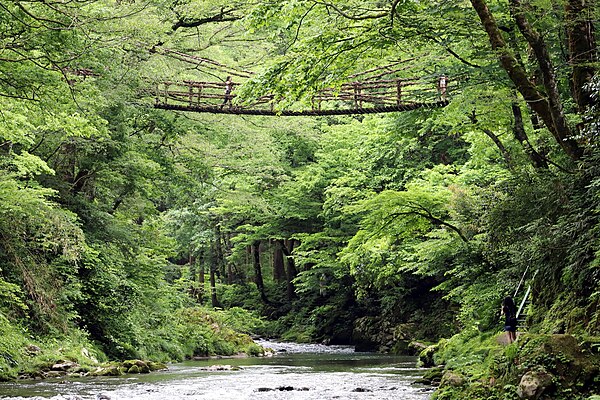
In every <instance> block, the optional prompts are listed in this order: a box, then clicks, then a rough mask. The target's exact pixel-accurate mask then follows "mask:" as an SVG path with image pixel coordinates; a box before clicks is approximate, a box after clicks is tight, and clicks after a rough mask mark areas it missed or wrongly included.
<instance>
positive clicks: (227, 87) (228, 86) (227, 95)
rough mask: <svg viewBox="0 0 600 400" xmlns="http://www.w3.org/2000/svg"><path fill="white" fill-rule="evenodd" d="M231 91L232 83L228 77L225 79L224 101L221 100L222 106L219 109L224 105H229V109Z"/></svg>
mask: <svg viewBox="0 0 600 400" xmlns="http://www.w3.org/2000/svg"><path fill="white" fill-rule="evenodd" d="M232 90H233V81H232V80H231V76H228V77H227V79H225V99H224V100H223V104H221V108H223V107H224V106H225V104H229V108H231V99H232V98H233V96H232V95H231V91H232Z"/></svg>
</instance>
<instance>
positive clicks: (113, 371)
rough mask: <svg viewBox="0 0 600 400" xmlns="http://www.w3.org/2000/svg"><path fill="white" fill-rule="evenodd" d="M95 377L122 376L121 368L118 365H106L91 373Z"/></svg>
mask: <svg viewBox="0 0 600 400" xmlns="http://www.w3.org/2000/svg"><path fill="white" fill-rule="evenodd" d="M92 375H96V376H120V375H123V371H122V370H121V367H120V366H118V365H108V366H106V367H100V368H98V369H97V370H96V371H94V372H93V373H92Z"/></svg>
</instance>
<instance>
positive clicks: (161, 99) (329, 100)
mask: <svg viewBox="0 0 600 400" xmlns="http://www.w3.org/2000/svg"><path fill="white" fill-rule="evenodd" d="M163 52H164V53H165V54H166V55H169V56H172V57H175V58H177V59H179V60H181V61H186V62H190V63H195V64H197V65H203V66H205V67H206V66H208V68H209V69H214V70H218V71H220V72H222V73H224V74H227V75H229V76H232V75H234V76H236V79H237V78H242V81H241V82H235V83H234V82H229V83H228V82H220V81H218V82H206V81H191V80H185V81H179V82H177V81H168V82H161V83H159V84H157V85H156V87H155V88H154V90H153V94H154V97H155V102H154V107H155V108H159V109H164V110H179V111H192V112H198V113H212V114H238V115H271V116H318V115H353V114H376V113H389V112H399V111H410V110H416V109H420V108H426V109H433V108H440V107H445V106H446V105H448V100H447V98H446V89H447V86H446V85H447V84H448V80H447V78H445V77H443V78H438V77H434V78H432V77H428V78H404V77H398V76H397V75H398V73H399V72H400V71H402V70H403V69H405V68H398V65H399V64H401V63H403V62H404V61H399V62H396V63H394V64H390V65H386V66H383V67H378V68H374V69H371V70H369V71H365V72H361V73H358V74H355V75H351V76H350V77H349V78H350V79H351V81H350V82H348V83H344V84H342V85H341V86H339V87H337V88H325V89H321V90H319V91H317V92H315V93H314V94H313V95H312V97H311V98H310V100H309V101H308V102H305V103H304V104H307V103H309V104H310V106H307V107H304V108H302V107H301V106H295V107H293V108H290V109H288V108H281V109H279V108H278V105H279V104H280V101H281V100H282V99H279V98H277V97H276V96H274V95H264V96H261V97H258V98H255V99H240V98H238V96H237V95H236V93H235V87H236V86H239V85H240V84H241V83H242V82H243V81H244V80H246V79H248V78H250V77H251V76H252V74H253V73H252V72H250V71H238V70H234V69H232V68H229V67H227V66H225V65H222V64H220V63H217V62H215V61H212V60H209V59H205V58H200V57H196V56H191V55H188V54H183V53H179V52H175V51H173V50H167V49H164V50H163ZM213 75H214V74H213ZM442 79H443V81H442Z"/></svg>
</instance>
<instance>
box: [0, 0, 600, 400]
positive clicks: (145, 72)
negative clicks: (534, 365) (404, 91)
mask: <svg viewBox="0 0 600 400" xmlns="http://www.w3.org/2000/svg"><path fill="white" fill-rule="evenodd" d="M599 16H600V10H599V9H598V8H597V5H596V3H595V2H590V1H586V0H508V1H497V0H470V1H441V0H439V1H438V0H435V1H418V0H406V1H405V0H393V1H392V0H382V1H379V0H361V1H355V0H351V1H347V0H346V1H338V0H331V1H330V0H324V1H321V0H285V1H283V0H282V1H272V0H270V1H269V0H254V1H246V0H234V1H227V2H225V1H222V0H143V1H140V0H132V1H119V0H117V1H109V0H77V1H75V0H47V1H38V0H32V1H22V0H10V1H2V2H1V4H0V27H1V29H0V215H1V217H0V335H1V337H2V340H1V341H0V377H2V378H3V379H9V378H14V377H16V376H17V374H19V373H20V372H22V371H23V370H27V369H28V368H32V366H31V365H32V364H35V363H38V367H39V364H40V363H42V364H43V362H47V358H49V357H50V358H51V357H54V358H56V359H59V358H60V357H63V358H64V354H63V355H61V354H60V352H61V351H62V352H65V351H67V352H71V353H70V354H72V355H73V357H78V358H82V355H81V354H84V355H86V357H88V358H89V359H90V360H100V361H103V360H124V359H131V358H144V359H152V360H157V361H171V360H181V359H184V358H189V357H193V356H197V355H209V354H232V353H235V352H238V351H246V352H248V353H249V354H257V353H258V352H260V349H259V348H258V346H255V345H253V344H252V342H251V340H249V338H248V336H246V334H254V335H261V336H270V337H278V338H283V339H286V340H293V341H306V342H325V343H332V344H333V343H339V344H355V345H356V346H357V348H360V349H365V350H373V351H395V352H407V351H409V350H410V349H409V347H410V346H411V345H410V343H411V342H413V341H415V340H416V341H419V342H421V343H424V344H425V345H428V344H431V343H436V342H438V341H439V340H440V339H443V338H444V339H449V338H455V339H450V340H449V341H446V342H445V343H446V347H445V349H446V350H445V356H444V355H443V354H444V351H442V352H441V353H440V354H442V355H441V356H440V357H446V360H445V361H444V362H446V363H448V364H450V363H449V359H448V358H451V357H454V358H455V359H456V353H455V352H457V351H458V352H459V351H460V348H461V346H464V347H469V346H471V345H472V341H471V342H469V340H471V339H473V338H476V339H473V340H482V341H483V342H485V340H487V339H486V338H490V336H489V335H495V334H497V333H499V332H500V331H501V330H502V325H503V321H502V319H501V316H500V313H499V309H500V303H501V301H502V299H503V298H504V297H505V296H507V295H511V296H512V295H514V294H516V296H515V297H516V300H517V301H518V302H520V301H521V300H522V299H523V298H524V296H525V289H526V288H527V287H530V288H531V290H530V292H529V294H528V296H527V298H526V300H527V303H526V304H527V305H526V308H524V314H525V315H526V319H525V322H524V323H523V324H524V327H523V329H526V330H527V331H528V332H529V334H531V335H535V334H544V335H552V334H572V335H577V337H578V338H590V337H594V336H597V335H599V334H600V308H599V305H600V303H599V302H600V287H599V282H600V268H599V266H598V259H597V258H596V256H597V253H598V251H599V250H600V242H599V238H600V234H599V229H600V221H599V220H598V218H599V214H598V211H599V209H600V208H599V207H600V191H599V190H600V161H599V160H598V158H599V154H598V153H597V152H596V150H597V147H596V146H597V145H596V139H597V138H598V133H599V130H598V129H599V128H598V126H599V125H598V114H599V109H598V96H599V94H600V81H598V78H597V77H596V75H595V74H596V70H597V68H598V63H597V61H598V60H597V49H596V31H595V26H594V24H595V22H596V21H597V19H598V17H599ZM365 74H366V75H365ZM367 75H368V76H370V77H371V78H372V79H379V80H380V81H384V80H386V79H392V78H391V77H394V79H402V80H404V81H407V82H408V81H411V80H415V79H418V80H419V81H420V82H425V85H429V86H428V87H429V88H431V89H432V90H433V91H434V92H435V88H436V84H437V85H438V86H439V78H440V77H441V76H442V75H443V76H445V77H447V92H446V91H445V89H440V88H438V92H439V93H438V95H439V96H440V97H439V99H438V100H444V101H443V104H442V105H443V107H442V106H440V107H423V108H417V109H415V110H412V111H403V112H392V113H379V114H369V115H362V114H356V115H346V116H344V115H338V116H336V115H329V116H312V117H286V116H283V111H285V110H302V109H310V108H311V107H312V106H314V104H311V103H314V99H315V95H316V94H319V93H324V92H323V91H324V90H329V92H327V93H341V92H343V88H344V85H347V84H348V83H352V82H356V81H357V80H358V79H359V77H365V76H367ZM227 76H233V82H234V84H235V86H234V89H233V94H234V95H235V96H232V98H231V99H226V100H229V104H221V107H220V108H221V109H223V105H225V108H224V109H223V111H225V112H223V113H219V112H215V113H212V114H211V113H194V112H185V111H173V110H164V109H159V108H156V107H155V104H156V101H157V96H159V93H157V92H156V88H157V87H160V86H161V85H164V84H165V82H171V83H172V82H190V81H194V82H218V83H220V84H223V85H224V82H225V80H226V78H227ZM373 77H374V78H373ZM360 79H362V78H360ZM218 88H219V90H221V89H220V88H221V86H218ZM399 91H400V89H398V92H399ZM443 92H445V93H443ZM190 93H191V92H190ZM265 96H266V97H265ZM398 96H399V94H398ZM189 97H190V102H191V101H192V100H191V99H192V94H190V96H189ZM259 98H268V99H271V100H273V99H274V100H273V104H274V105H273V107H274V112H275V114H277V112H279V113H280V114H281V115H279V116H277V115H276V116H248V115H236V113H235V112H232V111H235V110H236V109H238V108H241V107H244V106H248V105H251V104H253V102H254V101H255V100H256V99H259ZM275 100H276V102H275ZM220 101H221V98H220V97H219V96H216V100H215V105H216V106H218V105H219V102H220ZM347 103H348V102H347V101H346V100H343V99H341V100H336V101H334V102H333V104H331V102H330V106H331V107H333V108H338V109H344V108H348V107H349V106H348V104H347ZM355 106H356V104H355V103H354V104H351V105H350V107H355ZM216 108H218V107H215V109H216ZM486 335H488V336H486ZM456 338H458V339H456ZM490 340H492V339H490ZM582 340H583V339H582ZM453 343H454V344H453ZM465 343H471V344H469V345H467V344H465ZM485 343H487V342H485ZM452 346H455V347H452ZM595 348H596V350H597V349H598V347H597V345H596V347H595ZM40 349H42V350H43V351H44V352H46V353H45V354H46V355H45V356H44V357H45V358H44V357H41V356H40V355H39V354H37V353H38V352H39V350H40ZM465 351H467V350H465ZM468 351H472V348H469V350H468ZM48 354H53V355H52V356H50V355H48ZM453 354H454V355H453ZM487 354H488V353H486V356H487ZM36 357H37V358H36ZM484 358H485V357H484ZM478 362H479V361H477V360H476V361H473V360H471V361H470V362H469V363H468V365H471V366H472V365H473V364H477V363H478ZM468 365H466V366H468ZM466 366H465V365H457V368H460V367H466ZM463 372H464V371H463ZM595 385H596V386H595V387H596V390H597V389H598V385H599V383H598V382H597V380H596V381H595ZM442 396H443V393H441V394H440V398H451V397H442ZM448 396H450V395H448ZM486 396H491V395H490V394H489V393H488V394H486ZM463 398H464V397H463ZM474 398H478V397H474ZM479 398H484V397H479ZM485 398H492V397H485ZM498 398H509V397H498ZM511 398H512V397H511ZM556 398H558V397H556ZM565 398H569V397H565Z"/></svg>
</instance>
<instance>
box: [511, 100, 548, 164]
mask: <svg viewBox="0 0 600 400" xmlns="http://www.w3.org/2000/svg"><path fill="white" fill-rule="evenodd" d="M511 108H512V112H513V116H514V118H515V124H514V126H513V134H514V135H515V139H517V140H518V141H519V143H521V146H523V149H524V150H525V153H526V154H527V155H528V156H529V159H530V160H531V162H532V163H533V166H534V167H536V168H544V169H548V163H547V162H546V160H545V159H544V158H543V157H542V156H541V155H540V154H539V153H538V152H537V151H536V150H535V149H534V148H533V146H532V145H531V142H530V141H529V138H528V137H527V133H526V132H525V126H524V125H523V114H522V113H521V107H519V105H518V104H517V103H513V104H512V106H511Z"/></svg>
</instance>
